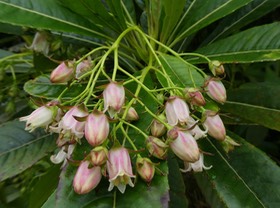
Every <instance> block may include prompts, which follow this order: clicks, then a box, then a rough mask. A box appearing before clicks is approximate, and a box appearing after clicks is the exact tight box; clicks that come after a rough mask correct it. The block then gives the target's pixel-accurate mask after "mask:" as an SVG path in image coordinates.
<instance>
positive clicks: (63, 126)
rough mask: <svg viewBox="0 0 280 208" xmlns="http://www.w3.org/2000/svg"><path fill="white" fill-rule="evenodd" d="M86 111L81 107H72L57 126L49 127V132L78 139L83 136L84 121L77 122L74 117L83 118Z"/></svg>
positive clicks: (86, 113)
mask: <svg viewBox="0 0 280 208" xmlns="http://www.w3.org/2000/svg"><path fill="white" fill-rule="evenodd" d="M87 115H88V112H87V109H85V108H84V107H83V106H74V107H72V108H71V109H70V110H69V111H67V112H66V114H65V115H64V116H63V117H62V118H61V120H60V121H59V122H58V124H57V126H50V132H55V133H60V134H61V135H63V137H66V138H69V139H71V138H79V139H81V138H82V137H83V136H84V127H85V122H84V121H77V120H76V119H75V117H85V116H87Z"/></svg>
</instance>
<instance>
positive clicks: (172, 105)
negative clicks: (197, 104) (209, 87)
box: [165, 97, 190, 126]
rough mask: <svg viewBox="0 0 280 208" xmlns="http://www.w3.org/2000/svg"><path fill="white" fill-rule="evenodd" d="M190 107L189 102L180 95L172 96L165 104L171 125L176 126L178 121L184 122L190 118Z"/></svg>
mask: <svg viewBox="0 0 280 208" xmlns="http://www.w3.org/2000/svg"><path fill="white" fill-rule="evenodd" d="M189 112H190V111H189V107H188V105H187V103H186V102H185V101H184V100H182V99H181V98H179V97H170V98H169V99H168V101H167V102H166V104H165V113H166V118H167V122H168V123H169V124H170V125H171V126H176V125H177V124H178V122H180V123H181V124H184V123H186V122H187V121H188V118H189Z"/></svg>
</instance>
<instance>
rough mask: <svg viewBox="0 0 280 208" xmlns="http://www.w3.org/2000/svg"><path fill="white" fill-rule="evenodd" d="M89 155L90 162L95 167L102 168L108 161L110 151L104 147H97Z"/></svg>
mask: <svg viewBox="0 0 280 208" xmlns="http://www.w3.org/2000/svg"><path fill="white" fill-rule="evenodd" d="M89 154H90V161H91V163H92V164H93V165H94V166H101V165H103V164H105V162H106V161H107V159H108V150H107V149H106V148H105V147H102V146H99V147H95V148H94V149H93V150H91V152H90V153H89Z"/></svg>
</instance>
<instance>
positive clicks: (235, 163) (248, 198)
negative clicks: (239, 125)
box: [195, 132, 280, 208]
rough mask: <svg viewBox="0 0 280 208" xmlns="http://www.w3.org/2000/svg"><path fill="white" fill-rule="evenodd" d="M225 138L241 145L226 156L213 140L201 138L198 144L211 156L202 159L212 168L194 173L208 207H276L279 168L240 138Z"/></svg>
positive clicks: (279, 190)
mask: <svg viewBox="0 0 280 208" xmlns="http://www.w3.org/2000/svg"><path fill="white" fill-rule="evenodd" d="M228 135H229V136H230V137H232V138H233V139H234V140H235V141H237V142H238V143H240V144H241V146H240V147H236V148H235V149H234V151H232V152H230V153H229V154H228V155H226V154H225V152H224V151H223V150H222V149H221V148H220V144H218V142H216V141H211V140H210V139H205V140H203V142H202V143H201V147H202V148H203V150H204V151H207V152H210V153H212V154H214V155H213V156H205V163H206V164H207V165H213V167H212V169H210V170H208V171H204V172H202V173H196V174H195V177H196V179H197V183H198V185H199V186H200V188H201V191H202V192H203V194H204V196H205V197H206V200H207V202H208V203H209V204H210V205H211V207H256V208H257V207H271V208H274V207H278V206H279V205H280V202H279V194H280V178H279V175H280V169H279V167H278V166H277V165H276V164H275V163H274V162H273V161H272V160H271V159H270V158H269V157H268V156H267V155H265V154H264V153H263V152H262V151H260V150H259V149H257V148H256V147H254V146H253V145H251V144H249V143H247V142H246V141H245V140H243V139H242V138H240V137H238V136H237V135H235V134H233V133H230V132H228ZM264 190H269V194H268V192H267V191H264Z"/></svg>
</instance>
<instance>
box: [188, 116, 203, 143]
mask: <svg viewBox="0 0 280 208" xmlns="http://www.w3.org/2000/svg"><path fill="white" fill-rule="evenodd" d="M187 127H188V128H189V131H190V133H191V135H192V136H193V137H194V138H195V139H196V140H198V139H200V138H204V137H206V136H207V130H205V131H202V130H201V128H200V127H199V126H198V125H197V122H196V121H195V120H194V119H193V118H192V117H190V118H189V120H188V122H187Z"/></svg>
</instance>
